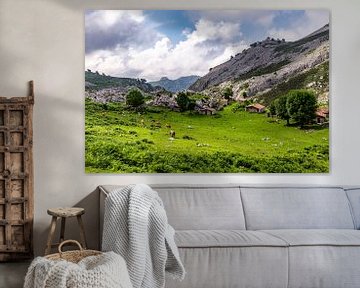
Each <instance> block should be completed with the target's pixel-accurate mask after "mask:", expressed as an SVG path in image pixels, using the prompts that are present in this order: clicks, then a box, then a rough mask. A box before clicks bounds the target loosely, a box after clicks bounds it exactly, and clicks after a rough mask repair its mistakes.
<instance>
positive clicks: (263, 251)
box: [165, 247, 288, 288]
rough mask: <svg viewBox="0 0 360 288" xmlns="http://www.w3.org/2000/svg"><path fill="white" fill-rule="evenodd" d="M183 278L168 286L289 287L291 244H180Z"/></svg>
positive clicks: (170, 280)
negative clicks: (284, 245)
mask: <svg viewBox="0 0 360 288" xmlns="http://www.w3.org/2000/svg"><path fill="white" fill-rule="evenodd" d="M179 253H180V258H181V260H182V263H183V264H184V267H185V270H186V276H185V279H184V280H183V281H176V280H174V279H172V278H171V277H168V278H167V279H166V285H165V287H166V288H230V287H232V288H240V287H247V288H265V287H266V288H287V284H288V247H209V248H179Z"/></svg>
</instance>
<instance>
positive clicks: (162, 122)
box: [85, 99, 329, 173]
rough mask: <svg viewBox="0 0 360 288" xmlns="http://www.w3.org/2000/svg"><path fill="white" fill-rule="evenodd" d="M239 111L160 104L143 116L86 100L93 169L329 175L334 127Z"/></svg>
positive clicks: (88, 168)
mask: <svg viewBox="0 0 360 288" xmlns="http://www.w3.org/2000/svg"><path fill="white" fill-rule="evenodd" d="M236 108H237V106H236V104H232V105H229V106H227V107H225V108H224V109H223V110H222V111H219V112H218V113H217V114H216V115H213V116H208V115H199V114H197V113H195V112H189V111H188V112H182V113H180V112H175V111H171V110H169V109H167V108H159V107H147V108H146V109H145V110H144V111H141V112H137V111H134V110H129V109H127V108H126V107H125V106H124V104H121V103H108V104H99V103H95V102H92V101H91V100H89V99H86V120H85V121H86V123H85V124H86V132H85V138H86V165H85V166H86V172H87V173H135V172H138V173H182V172H189V173H215V172H217V173H239V172H243V173H324V172H325V173H326V172H329V129H328V128H322V127H320V126H317V125H316V126H315V125H314V126H313V127H305V129H300V128H299V127H297V126H291V125H290V126H286V125H285V122H284V121H282V120H279V119H277V118H272V117H267V115H266V114H255V113H249V112H246V111H243V110H242V109H236ZM170 130H173V131H175V133H176V135H175V138H172V137H170V133H169V132H170Z"/></svg>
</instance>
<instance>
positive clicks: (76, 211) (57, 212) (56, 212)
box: [47, 207, 85, 218]
mask: <svg viewBox="0 0 360 288" xmlns="http://www.w3.org/2000/svg"><path fill="white" fill-rule="evenodd" d="M47 213H48V214H49V215H51V216H55V217H65V218H66V217H75V216H79V215H82V214H84V213H85V209H84V208H79V207H71V208H70V207H59V208H50V209H48V210H47Z"/></svg>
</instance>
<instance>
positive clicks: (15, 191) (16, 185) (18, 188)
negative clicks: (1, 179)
mask: <svg viewBox="0 0 360 288" xmlns="http://www.w3.org/2000/svg"><path fill="white" fill-rule="evenodd" d="M10 185H11V188H10V189H11V195H12V197H15V198H21V197H24V196H25V195H24V180H22V179H16V180H11V184H10Z"/></svg>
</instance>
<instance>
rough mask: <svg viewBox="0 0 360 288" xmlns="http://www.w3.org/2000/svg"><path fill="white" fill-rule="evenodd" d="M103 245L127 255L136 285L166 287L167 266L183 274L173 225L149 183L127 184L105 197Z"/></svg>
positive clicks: (138, 287)
mask: <svg viewBox="0 0 360 288" xmlns="http://www.w3.org/2000/svg"><path fill="white" fill-rule="evenodd" d="M102 249H103V251H114V252H116V253H118V254H120V255H121V256H122V257H124V259H125V261H126V263H127V267H128V271H129V274H130V279H131V282H132V284H133V287H134V288H162V287H165V270H166V272H168V273H169V274H170V275H171V276H172V277H173V278H175V279H179V280H182V279H183V278H184V275H185V271H184V267H183V265H182V263H181V260H180V257H179V252H178V248H177V246H176V244H175V241H174V229H173V228H172V227H171V226H170V225H169V224H168V222H167V217H166V212H165V209H164V207H163V203H162V201H161V199H160V197H159V196H158V194H157V192H156V191H154V190H152V189H151V188H150V187H149V186H147V185H144V184H139V185H131V186H126V187H124V188H122V189H119V190H116V191H113V192H112V193H110V194H109V196H108V197H107V198H106V200H105V215H104V231H103V241H102Z"/></svg>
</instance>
